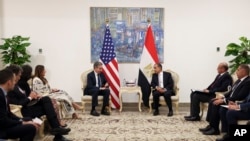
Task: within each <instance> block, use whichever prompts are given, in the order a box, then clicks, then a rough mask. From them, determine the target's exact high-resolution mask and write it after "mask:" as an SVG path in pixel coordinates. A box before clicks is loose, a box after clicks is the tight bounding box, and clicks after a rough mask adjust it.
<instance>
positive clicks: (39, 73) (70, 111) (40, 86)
mask: <svg viewBox="0 0 250 141" xmlns="http://www.w3.org/2000/svg"><path fill="white" fill-rule="evenodd" d="M45 73H46V71H45V67H44V66H43V65H37V66H36V67H35V75H34V77H33V80H32V88H33V90H34V91H35V92H37V93H39V94H49V95H48V96H49V97H51V98H53V99H56V100H57V101H59V102H60V103H61V104H62V106H63V110H64V111H65V114H66V117H67V116H68V115H72V118H79V117H78V115H77V113H76V111H75V110H82V109H83V107H82V106H80V105H78V104H77V103H75V102H74V101H73V99H72V97H71V96H69V94H68V93H67V92H65V91H63V90H58V89H51V88H50V85H49V83H48V80H47V79H46V78H45Z"/></svg>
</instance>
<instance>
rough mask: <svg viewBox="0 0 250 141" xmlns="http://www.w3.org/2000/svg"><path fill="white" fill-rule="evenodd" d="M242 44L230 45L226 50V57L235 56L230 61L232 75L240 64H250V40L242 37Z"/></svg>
mask: <svg viewBox="0 0 250 141" xmlns="http://www.w3.org/2000/svg"><path fill="white" fill-rule="evenodd" d="M239 40H240V41H241V43H240V44H237V43H229V44H228V45H227V48H226V53H225V56H230V55H232V56H234V58H233V59H232V60H230V61H229V68H230V73H231V74H233V73H234V72H235V71H236V69H237V68H238V66H239V65H240V64H250V55H249V52H250V40H248V39H247V38H246V37H240V38H239Z"/></svg>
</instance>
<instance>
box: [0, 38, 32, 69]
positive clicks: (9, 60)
mask: <svg viewBox="0 0 250 141" xmlns="http://www.w3.org/2000/svg"><path fill="white" fill-rule="evenodd" d="M2 40H3V41H4V43H3V44H2V45H0V49H1V50H3V51H2V52H1V54H2V61H3V63H4V64H17V65H23V64H25V63H26V62H30V57H31V56H30V55H29V54H28V53H27V50H26V48H27V47H28V46H30V43H29V42H28V41H29V37H22V36H13V37H12V38H2Z"/></svg>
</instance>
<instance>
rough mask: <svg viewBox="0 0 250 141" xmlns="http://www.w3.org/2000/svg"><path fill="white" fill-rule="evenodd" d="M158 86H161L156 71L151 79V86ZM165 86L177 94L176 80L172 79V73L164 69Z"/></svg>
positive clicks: (169, 91) (170, 91) (168, 90)
mask: <svg viewBox="0 0 250 141" xmlns="http://www.w3.org/2000/svg"><path fill="white" fill-rule="evenodd" d="M156 86H159V79H158V74H157V73H154V74H153V76H152V80H151V87H153V89H155V87H156ZM163 87H164V88H165V89H167V93H170V94H171V95H175V93H174V91H173V87H174V81H173V79H172V76H171V73H169V72H165V71H163Z"/></svg>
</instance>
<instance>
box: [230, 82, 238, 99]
mask: <svg viewBox="0 0 250 141" xmlns="http://www.w3.org/2000/svg"><path fill="white" fill-rule="evenodd" d="M240 82H241V80H240V79H238V80H237V81H236V82H235V83H234V85H233V88H232V92H231V95H230V97H232V96H233V94H234V91H235V89H236V88H237V87H238V86H239V84H240Z"/></svg>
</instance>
